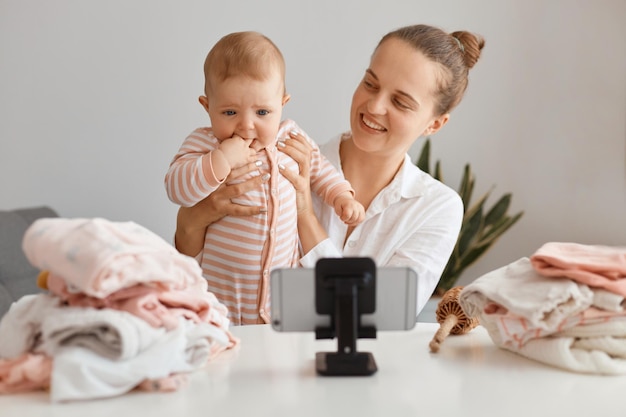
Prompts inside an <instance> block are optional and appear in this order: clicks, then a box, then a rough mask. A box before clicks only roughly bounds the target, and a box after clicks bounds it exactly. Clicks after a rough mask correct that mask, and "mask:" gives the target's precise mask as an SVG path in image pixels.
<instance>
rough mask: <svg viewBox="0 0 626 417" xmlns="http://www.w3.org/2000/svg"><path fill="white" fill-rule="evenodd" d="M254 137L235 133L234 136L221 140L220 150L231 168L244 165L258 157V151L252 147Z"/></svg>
mask: <svg viewBox="0 0 626 417" xmlns="http://www.w3.org/2000/svg"><path fill="white" fill-rule="evenodd" d="M252 140H253V139H243V138H242V137H241V136H237V135H233V137H232V138H228V139H224V140H223V141H222V142H220V146H219V148H218V149H219V150H220V151H222V154H223V155H224V158H226V161H228V164H229V165H230V169H235V168H239V167H242V166H244V165H246V164H248V163H250V162H252V161H254V158H256V151H255V150H254V149H252V148H251V147H250V144H251V143H252Z"/></svg>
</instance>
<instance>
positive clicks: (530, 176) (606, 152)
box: [0, 0, 626, 281]
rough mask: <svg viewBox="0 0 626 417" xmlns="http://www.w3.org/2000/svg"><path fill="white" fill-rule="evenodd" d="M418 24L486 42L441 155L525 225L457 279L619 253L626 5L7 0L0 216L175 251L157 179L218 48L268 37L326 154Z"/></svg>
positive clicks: (0, 32)
mask: <svg viewBox="0 0 626 417" xmlns="http://www.w3.org/2000/svg"><path fill="white" fill-rule="evenodd" d="M412 23H429V24H433V25H437V26H440V27H442V28H443V29H446V30H448V31H453V30H459V29H466V30H470V31H474V32H477V33H480V34H482V35H483V36H484V37H485V38H486V41H487V46H486V48H485V49H484V54H483V57H482V58H481V60H480V61H479V63H478V64H477V66H476V67H475V68H474V70H472V72H471V80H470V87H469V89H468V91H467V95H466V98H465V100H464V102H463V103H462V104H461V106H460V107H458V108H457V109H456V111H455V112H454V113H453V116H452V119H451V121H450V123H449V124H448V125H447V126H446V127H445V128H444V129H443V130H442V131H441V132H439V133H438V134H437V135H435V136H434V137H433V154H434V155H433V156H434V157H435V158H437V159H441V160H442V164H443V171H444V177H445V178H444V181H445V182H446V183H448V184H449V185H451V186H452V187H453V188H457V187H458V183H459V181H460V178H461V172H462V169H463V166H464V165H465V164H466V163H470V164H471V166H472V168H473V170H474V171H475V173H476V181H477V184H476V197H478V195H480V194H482V193H483V192H485V191H487V190H489V189H491V190H492V198H490V200H489V202H493V201H495V199H496V197H499V196H500V195H502V194H504V193H506V192H511V193H513V204H512V207H511V213H514V212H517V211H520V210H523V211H524V212H525V214H524V216H523V218H522V220H521V221H520V222H519V223H518V224H517V225H515V226H514V227H513V228H512V229H511V230H510V231H509V232H508V233H507V234H505V235H504V236H503V237H502V238H501V239H500V240H499V241H498V242H497V244H496V245H495V246H494V247H493V249H492V250H491V251H490V252H488V253H487V255H486V256H485V257H483V258H482V259H481V260H480V261H479V262H478V263H477V264H476V265H475V266H474V267H472V268H470V269H469V270H468V271H467V272H466V273H465V275H464V276H463V281H469V280H472V279H474V278H476V277H477V276H479V275H480V274H482V273H484V272H487V271H489V270H492V269H494V268H496V267H499V266H502V265H504V264H506V263H508V262H511V261H513V260H516V259H517V258H519V257H522V256H529V255H530V254H532V252H533V251H535V250H536V249H537V248H538V247H539V246H540V245H541V244H543V243H545V242H548V241H573V242H579V243H588V244H606V245H625V246H626V2H625V1H623V0H593V1H590V0H588V1H585V0H519V1H513V0H510V1H506V0H477V1H467V0H457V1H436V2H434V1H418V0H406V1H400V0H385V1H365V0H343V1H337V0H332V1H329V0H317V1H314V2H298V1H287V0H286V1H271V0H267V1H248V0H238V1H232V2H227V1H206V0H203V1H156V0H107V1H86V0H54V1H47V0H39V1H34V0H0V209H13V208H18V207H25V206H33V205H43V204H46V205H50V206H52V207H54V208H55V209H56V210H57V211H58V212H59V214H60V215H61V216H64V217H96V216H97V217H105V218H108V219H111V220H118V221H125V220H133V221H135V222H137V223H140V224H142V225H144V226H146V227H148V228H149V229H151V230H153V231H155V232H156V233H158V234H159V235H161V236H163V237H164V238H166V239H167V240H171V237H172V236H173V232H174V223H175V214H176V207H175V206H174V204H172V203H171V202H170V201H169V200H168V199H167V197H166V194H165V190H164V186H163V177H164V174H165V172H166V170H167V168H168V165H169V162H170V159H171V158H172V156H173V155H174V153H175V152H176V151H177V149H178V147H179V145H180V143H181V142H182V140H183V139H184V138H185V136H186V135H187V134H188V133H189V132H190V131H191V130H193V129H194V128H196V127H198V126H202V125H206V124H208V117H207V116H206V115H205V114H204V112H203V110H202V108H201V107H200V105H199V104H198V103H197V96H198V95H199V94H201V93H202V83H203V80H202V63H203V60H204V57H205V54H206V53H207V51H208V49H209V48H210V47H211V45H212V44H213V43H214V42H215V41H217V40H218V39H219V38H220V37H221V36H223V35H224V34H226V33H228V32H232V31H238V30H258V31H261V32H263V33H265V34H267V35H268V36H269V37H270V38H272V39H273V40H274V41H275V42H276V43H277V45H278V46H279V47H280V48H281V49H282V51H283V53H284V55H285V58H286V60H287V67H288V73H287V83H288V84H287V87H288V90H289V92H290V93H291V95H292V100H291V102H290V103H289V104H288V106H287V108H286V111H285V116H286V117H290V118H293V119H295V120H296V121H298V123H299V124H300V125H301V126H302V127H303V128H304V129H305V130H306V131H307V132H308V133H309V134H310V135H311V136H312V137H314V138H315V139H316V140H317V141H318V142H320V143H322V142H325V141H327V140H328V139H329V138H330V137H331V136H333V135H335V134H337V133H339V132H340V131H343V130H346V129H347V128H348V111H349V107H350V99H351V95H352V91H353V90H354V87H355V86H356V84H357V83H358V82H359V80H360V78H361V76H362V74H363V71H364V70H365V68H366V67H367V64H368V60H369V56H370V54H371V52H372V51H373V48H374V46H375V45H376V43H377V41H378V39H379V38H380V37H381V36H382V35H383V34H384V33H386V32H387V31H389V30H391V29H394V28H397V27H399V26H403V25H406V24H412ZM422 143H423V139H420V140H419V141H418V142H417V143H416V145H415V146H414V148H413V150H412V155H413V156H415V155H416V153H417V151H418V150H419V149H420V148H421V145H422Z"/></svg>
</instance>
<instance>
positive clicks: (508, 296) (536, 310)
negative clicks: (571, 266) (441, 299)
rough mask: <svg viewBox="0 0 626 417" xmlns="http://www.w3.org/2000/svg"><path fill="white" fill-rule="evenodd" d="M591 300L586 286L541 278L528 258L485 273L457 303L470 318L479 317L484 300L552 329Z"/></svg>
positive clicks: (471, 284) (466, 288) (543, 327)
mask: <svg viewBox="0 0 626 417" xmlns="http://www.w3.org/2000/svg"><path fill="white" fill-rule="evenodd" d="M592 302H593V292H592V291H591V290H590V289H589V287H587V286H586V285H582V284H578V283H576V282H573V281H570V280H563V279H558V278H549V277H544V276H542V275H540V274H538V273H537V272H536V271H535V270H534V268H533V267H532V265H531V263H530V260H529V259H528V258H520V259H519V260H517V261H515V262H513V263H511V264H509V265H506V266H504V267H501V268H499V269H496V270H494V271H491V272H488V273H487V274H485V275H483V276H481V277H479V278H477V279H476V280H475V281H474V282H472V283H470V284H469V285H466V286H465V287H464V288H463V290H462V291H461V294H460V295H459V303H460V304H461V307H462V308H463V310H464V311H465V313H466V314H467V315H468V316H470V317H479V316H480V315H481V314H482V311H483V309H484V308H485V306H486V305H487V304H488V303H496V304H499V305H500V306H503V307H505V308H506V309H507V310H508V311H510V312H511V313H512V314H514V315H516V316H519V317H522V318H524V319H526V320H528V322H529V323H530V324H531V325H532V326H533V327H536V328H540V329H555V328H556V327H557V326H558V325H559V324H560V323H561V322H562V321H563V319H564V318H566V317H568V316H571V315H574V314H577V313H580V312H582V311H583V310H585V309H586V308H587V307H589V306H591V304H592Z"/></svg>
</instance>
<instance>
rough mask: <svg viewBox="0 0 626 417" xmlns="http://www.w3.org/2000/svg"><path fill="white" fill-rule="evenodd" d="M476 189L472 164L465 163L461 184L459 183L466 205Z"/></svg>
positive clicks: (460, 192) (462, 198)
mask: <svg viewBox="0 0 626 417" xmlns="http://www.w3.org/2000/svg"><path fill="white" fill-rule="evenodd" d="M473 190H474V174H473V173H472V168H471V167H470V164H465V169H464V170H463V177H462V178H461V185H459V195H460V196H461V200H463V204H464V205H468V204H469V202H470V200H471V199H472V191H473Z"/></svg>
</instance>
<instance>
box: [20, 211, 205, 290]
mask: <svg viewBox="0 0 626 417" xmlns="http://www.w3.org/2000/svg"><path fill="white" fill-rule="evenodd" d="M22 249H23V250H24V254H25V255H26V257H27V258H28V260H29V262H30V263H31V264H32V265H33V266H35V267H37V268H39V269H40V270H47V271H50V272H51V273H54V274H56V275H58V276H61V277H63V279H64V280H65V281H66V282H67V283H68V285H69V286H71V287H72V288H73V289H76V290H79V291H81V292H84V293H85V294H88V295H91V296H93V297H99V298H102V297H106V296H107V295H109V294H111V293H113V292H115V291H118V290H120V289H122V288H126V287H129V286H132V285H135V284H139V283H160V284H162V285H163V286H167V287H168V288H186V287H189V286H191V285H194V284H196V283H197V282H199V281H201V280H204V278H203V277H202V270H201V269H200V266H199V265H198V262H197V261H196V260H195V259H194V258H191V257H189V256H186V255H183V254H181V253H179V252H178V251H177V250H176V249H175V248H174V247H173V246H172V245H170V244H169V243H167V242H166V241H165V240H163V239H162V238H161V237H159V236H157V235H156V234H154V233H153V232H151V231H150V230H148V229H146V228H144V227H142V226H140V225H138V224H136V223H133V222H113V221H108V220H105V219H101V218H94V219H80V218H77V219H65V218H43V219H38V220H36V221H35V222H34V223H33V224H32V225H31V226H30V227H29V228H28V229H27V230H26V233H25V234H24V239H23V241H22Z"/></svg>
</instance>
